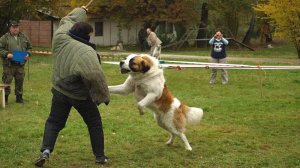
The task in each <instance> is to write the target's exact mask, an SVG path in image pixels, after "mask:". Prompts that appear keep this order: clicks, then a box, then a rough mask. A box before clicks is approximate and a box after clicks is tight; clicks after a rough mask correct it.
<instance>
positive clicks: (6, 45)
mask: <svg viewBox="0 0 300 168" xmlns="http://www.w3.org/2000/svg"><path fill="white" fill-rule="evenodd" d="M31 49H32V45H31V43H30V41H29V38H28V37H27V36H26V35H25V34H23V33H19V34H18V35H17V38H15V37H14V36H12V35H11V34H10V33H9V32H8V33H6V34H4V35H3V36H2V37H1V38H0V55H1V57H2V58H3V64H9V62H10V61H11V60H10V59H7V54H8V53H12V52H13V50H19V51H26V52H28V55H30V53H31Z"/></svg>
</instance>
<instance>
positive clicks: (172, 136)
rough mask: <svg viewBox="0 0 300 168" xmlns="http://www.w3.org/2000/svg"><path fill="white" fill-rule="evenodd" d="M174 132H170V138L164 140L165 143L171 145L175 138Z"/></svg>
mask: <svg viewBox="0 0 300 168" xmlns="http://www.w3.org/2000/svg"><path fill="white" fill-rule="evenodd" d="M175 137H176V136H175V134H174V133H170V139H169V140H168V141H167V142H166V145H172V144H173V142H174V139H175Z"/></svg>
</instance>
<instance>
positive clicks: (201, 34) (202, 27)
mask: <svg viewBox="0 0 300 168" xmlns="http://www.w3.org/2000/svg"><path fill="white" fill-rule="evenodd" d="M207 22H208V7H207V3H203V4H202V11H201V20H200V24H199V30H198V34H197V38H196V39H204V38H207V30H206V27H207ZM206 46H207V41H197V47H198V48H200V47H206Z"/></svg>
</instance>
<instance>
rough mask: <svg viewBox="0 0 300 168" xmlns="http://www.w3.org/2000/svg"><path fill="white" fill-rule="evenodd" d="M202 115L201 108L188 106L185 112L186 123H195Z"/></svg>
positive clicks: (198, 121)
mask: <svg viewBox="0 0 300 168" xmlns="http://www.w3.org/2000/svg"><path fill="white" fill-rule="evenodd" d="M202 117H203V110H202V109H201V108H197V107H190V108H189V111H188V112H187V124H188V125H195V124H199V123H200V121H201V119H202Z"/></svg>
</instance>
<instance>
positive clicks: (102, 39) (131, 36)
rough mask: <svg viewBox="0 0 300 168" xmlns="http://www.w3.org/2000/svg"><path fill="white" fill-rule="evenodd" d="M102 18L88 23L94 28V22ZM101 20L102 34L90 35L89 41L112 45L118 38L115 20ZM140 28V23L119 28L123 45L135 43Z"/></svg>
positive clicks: (55, 24) (56, 26)
mask: <svg viewBox="0 0 300 168" xmlns="http://www.w3.org/2000/svg"><path fill="white" fill-rule="evenodd" d="M101 21H102V20H97V19H93V20H90V21H89V22H88V23H89V24H90V25H92V26H93V28H94V29H95V22H101ZM102 22H103V36H96V37H95V34H93V35H92V36H91V40H90V41H91V42H92V43H95V44H96V45H99V46H114V45H116V44H117V42H118V40H119V28H118V24H117V23H116V22H112V21H102ZM58 24H59V21H55V22H54V23H53V30H54V32H55V31H56V30H57V28H58ZM140 28H141V24H139V23H137V24H136V25H134V26H132V27H131V28H130V29H126V28H123V29H122V30H121V40H122V41H123V44H124V45H128V44H130V45H133V44H136V43H137V40H138V31H139V29H140Z"/></svg>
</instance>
